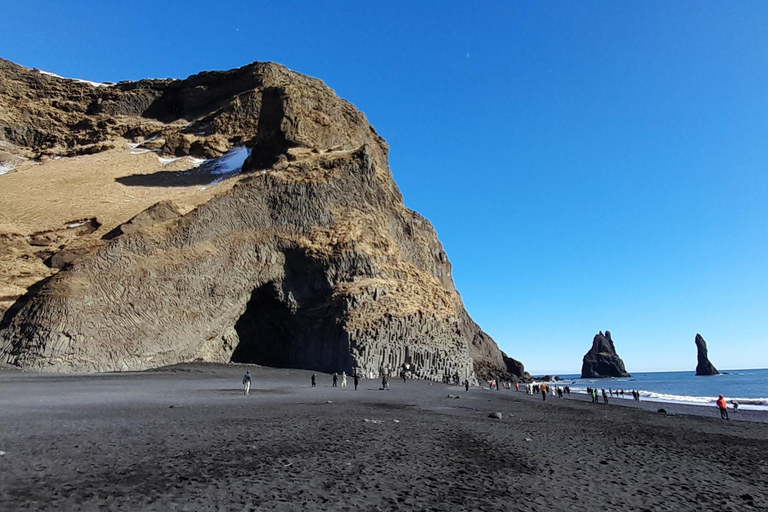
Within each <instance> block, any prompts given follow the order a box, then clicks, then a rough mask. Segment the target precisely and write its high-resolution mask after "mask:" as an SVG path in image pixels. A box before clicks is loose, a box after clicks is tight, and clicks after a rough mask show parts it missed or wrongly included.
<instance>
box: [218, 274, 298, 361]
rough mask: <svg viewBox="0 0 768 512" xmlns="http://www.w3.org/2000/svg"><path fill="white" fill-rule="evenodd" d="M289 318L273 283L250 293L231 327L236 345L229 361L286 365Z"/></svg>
mask: <svg viewBox="0 0 768 512" xmlns="http://www.w3.org/2000/svg"><path fill="white" fill-rule="evenodd" d="M292 316H293V315H292V314H291V311H290V309H289V308H288V306H287V305H286V304H284V303H283V302H282V301H281V300H280V298H279V293H278V290H277V287H276V285H275V284H274V283H267V284H265V285H262V286H261V287H259V288H257V289H256V290H254V291H253V293H252V294H251V299H250V300H249V301H248V305H247V306H246V309H245V313H243V315H242V316H241V317H240V319H239V320H238V321H237V323H236V324H235V330H236V331H237V334H238V336H239V338H240V343H239V344H238V345H237V347H236V348H235V351H234V352H233V353H232V361H233V362H237V363H255V364H263V365H265V366H278V367H283V368H284V367H288V366H290V354H291V340H292V338H293V336H292V333H291V330H290V328H289V327H290V326H291V323H292V322H291V317H292Z"/></svg>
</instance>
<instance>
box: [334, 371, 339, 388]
mask: <svg viewBox="0 0 768 512" xmlns="http://www.w3.org/2000/svg"><path fill="white" fill-rule="evenodd" d="M338 382H339V374H338V373H336V372H333V387H338V386H337V385H336V384H337V383H338Z"/></svg>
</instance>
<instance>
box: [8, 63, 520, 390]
mask: <svg viewBox="0 0 768 512" xmlns="http://www.w3.org/2000/svg"><path fill="white" fill-rule="evenodd" d="M2 93H6V95H5V96H3V94H2ZM163 123H166V124H163ZM168 123H170V124H168ZM150 130H151V131H150ZM150 133H154V134H158V138H157V139H155V140H153V141H152V144H154V146H157V148H158V149H159V148H165V149H164V151H167V152H169V153H171V154H175V155H181V154H187V153H188V152H189V153H194V152H195V151H199V152H201V153H202V154H206V155H208V154H210V153H213V154H216V153H219V152H223V151H225V150H226V149H228V147H229V145H231V144H235V143H243V144H245V145H247V146H248V147H250V148H252V152H251V156H250V157H249V159H248V160H247V161H246V163H245V165H244V166H243V171H244V174H243V176H241V177H240V178H238V180H239V181H238V183H237V184H236V185H235V186H234V187H233V188H232V189H231V190H227V191H226V192H222V193H221V194H220V195H218V196H216V197H214V198H213V199H211V200H210V201H209V202H207V203H206V204H203V205H202V206H199V207H198V208H196V209H194V210H192V211H191V212H189V213H187V214H185V215H182V214H181V213H180V212H179V211H178V210H177V209H176V208H175V207H174V206H173V205H172V204H170V203H158V204H156V205H155V206H153V207H152V208H150V209H148V210H146V211H145V212H143V213H142V214H139V215H137V216H136V217H134V218H133V219H132V220H131V221H129V222H128V223H125V224H123V225H122V226H120V227H119V228H117V229H116V230H113V231H112V232H110V233H109V234H108V236H106V237H105V239H106V243H105V244H104V245H103V246H101V247H97V248H94V250H92V251H89V252H88V253H87V254H83V255H82V256H80V257H79V258H77V259H74V260H73V261H71V262H69V264H65V265H64V268H63V269H62V270H61V271H59V273H58V274H56V275H54V276H53V277H52V278H51V279H50V280H49V281H47V282H45V283H42V284H41V286H40V287H39V288H36V289H35V290H34V291H33V292H30V293H29V294H28V296H27V297H26V299H25V302H24V304H23V305H22V306H21V307H19V308H16V309H14V315H13V316H12V317H9V316H6V318H5V320H4V324H3V329H2V330H0V355H1V356H2V358H3V359H6V360H7V361H9V362H11V363H13V364H15V365H19V366H23V367H31V368H36V369H43V370H53V371H108V370H140V369H146V368H153V367H158V366H166V365H171V364H175V363H179V362H185V361H195V360H199V359H200V360H204V361H212V362H229V361H234V362H245V363H258V364H265V365H272V366H280V367H295V368H306V369H312V370H320V371H327V372H341V371H346V372H347V373H350V374H351V373H352V372H353V371H358V372H360V373H362V374H364V375H366V376H375V375H377V374H378V373H379V372H380V370H382V369H386V370H389V371H390V372H396V371H398V370H399V369H400V368H401V367H403V366H404V365H406V364H407V365H409V367H410V369H411V372H412V373H413V374H415V375H416V376H419V377H422V378H427V379H433V380H442V379H443V378H444V377H446V376H451V377H453V376H455V375H456V374H458V375H459V377H460V378H461V379H464V378H469V379H470V380H474V377H475V375H476V376H478V377H481V378H485V377H487V376H490V375H493V376H499V375H502V374H509V375H511V376H515V377H517V378H526V377H527V373H526V372H525V370H524V368H523V365H522V364H521V363H520V362H518V361H515V360H514V359H512V358H509V357H508V356H507V355H506V354H504V353H503V352H502V351H500V350H499V348H498V347H497V346H496V344H495V343H494V341H493V340H492V339H491V338H490V337H489V336H488V335H487V334H485V333H484V332H483V331H482V330H481V329H480V328H479V327H478V326H477V324H475V322H474V321H472V319H471V318H470V316H469V315H468V314H467V312H466V310H465V309H464V306H463V304H462V302H461V298H460V296H459V294H458V292H457V291H456V289H455V287H454V284H453V280H452V278H451V265H450V263H449V261H448V258H447V256H446V254H445V252H444V251H443V248H442V245H441V244H440V242H439V241H438V239H437V236H436V234H435V231H434V229H433V228H432V226H431V224H430V223H429V222H428V221H427V220H426V219H424V218H423V217H421V216H420V215H419V214H418V213H416V212H414V211H411V210H409V209H407V208H405V206H404V205H403V200H402V196H401V194H400V191H399V189H398V188H397V185H396V184H395V183H394V181H393V180H392V175H391V173H390V170H389V166H388V162H387V154H388V146H387V144H386V142H385V141H384V140H383V139H382V138H381V137H379V135H377V134H376V132H375V131H374V129H373V128H372V127H371V126H370V125H369V124H368V122H367V120H366V118H365V116H364V115H363V114H362V113H360V112H359V111H358V110H357V109H355V108H354V106H352V105H351V104H350V103H348V102H346V101H344V100H343V99H340V98H338V97H337V96H336V95H335V94H334V93H333V91H331V90H330V89H329V88H328V87H326V86H325V85H324V84H323V83H322V82H321V81H319V80H317V79H313V78H310V77H307V76H304V75H300V74H298V73H294V72H291V71H289V70H288V69H286V68H284V67H283V66H279V65H276V64H270V63H254V64H251V65H249V66H245V67H243V68H240V69H237V70H232V71H226V72H211V73H200V74H198V75H195V76H193V77H190V78H188V79H186V80H149V81H141V82H125V83H119V84H115V85H112V86H108V87H94V86H92V85H88V84H83V83H79V82H74V81H71V80H65V79H61V78H56V77H51V76H48V75H43V74H40V73H38V72H34V71H32V70H27V69H25V68H22V67H20V66H16V65H15V64H12V63H9V62H7V61H0V139H4V140H6V141H8V142H9V143H10V144H12V145H13V146H14V147H15V148H17V149H18V150H19V154H21V155H34V154H40V153H41V152H42V153H44V152H51V153H53V154H56V153H61V152H67V151H69V152H73V153H75V154H80V153H82V152H87V151H89V149H88V148H89V147H96V146H94V145H96V144H100V143H102V142H111V143H117V142H119V143H124V141H116V140H115V137H119V136H121V135H125V136H126V137H146V136H147V135H149V134H150ZM159 139H163V140H164V142H163V145H162V146H160V144H161V143H160V140H159ZM154 146H153V147H154ZM195 147H197V148H198V149H197V150H195V149H194V148H195Z"/></svg>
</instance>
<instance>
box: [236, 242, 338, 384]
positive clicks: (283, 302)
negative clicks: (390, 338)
mask: <svg viewBox="0 0 768 512" xmlns="http://www.w3.org/2000/svg"><path fill="white" fill-rule="evenodd" d="M326 265H328V263H327V262H321V261H317V260H315V259H313V258H312V257H310V256H308V255H307V254H306V253H305V252H304V251H303V250H300V249H293V250H288V251H286V252H285V277H284V278H283V279H282V281H280V282H275V281H272V282H268V283H265V284H263V285H261V286H259V287H258V288H256V289H255V290H254V291H253V292H252V293H251V298H250V300H249V301H248V304H247V306H246V309H245V312H244V313H243V314H242V316H241V317H240V318H239V319H238V321H237V323H235V330H236V331H237V334H238V337H239V339H240V343H239V344H238V346H237V347H236V348H235V351H234V352H233V353H232V359H231V360H232V362H237V363H254V364H260V365H264V366H274V367H279V368H298V369H306V370H316V371H322V372H342V371H347V372H349V371H351V369H352V357H351V355H350V352H349V338H348V336H347V333H346V331H345V330H344V329H343V327H342V326H341V325H340V324H339V319H340V318H341V316H342V312H343V306H342V304H341V303H339V302H338V301H336V300H335V299H334V297H333V290H332V286H331V282H330V281H329V279H328V277H327V275H326Z"/></svg>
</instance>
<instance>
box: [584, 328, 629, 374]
mask: <svg viewBox="0 0 768 512" xmlns="http://www.w3.org/2000/svg"><path fill="white" fill-rule="evenodd" d="M604 377H631V375H630V374H629V373H627V370H625V369H624V361H622V360H621V358H620V357H619V355H618V354H617V353H616V347H615V346H614V345H613V340H612V339H611V332H610V331H605V334H603V333H602V331H601V332H599V333H597V334H596V335H595V337H594V339H593V340H592V348H590V349H589V352H587V353H586V354H585V355H584V361H583V363H582V365H581V378H582V379H598V378H604Z"/></svg>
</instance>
